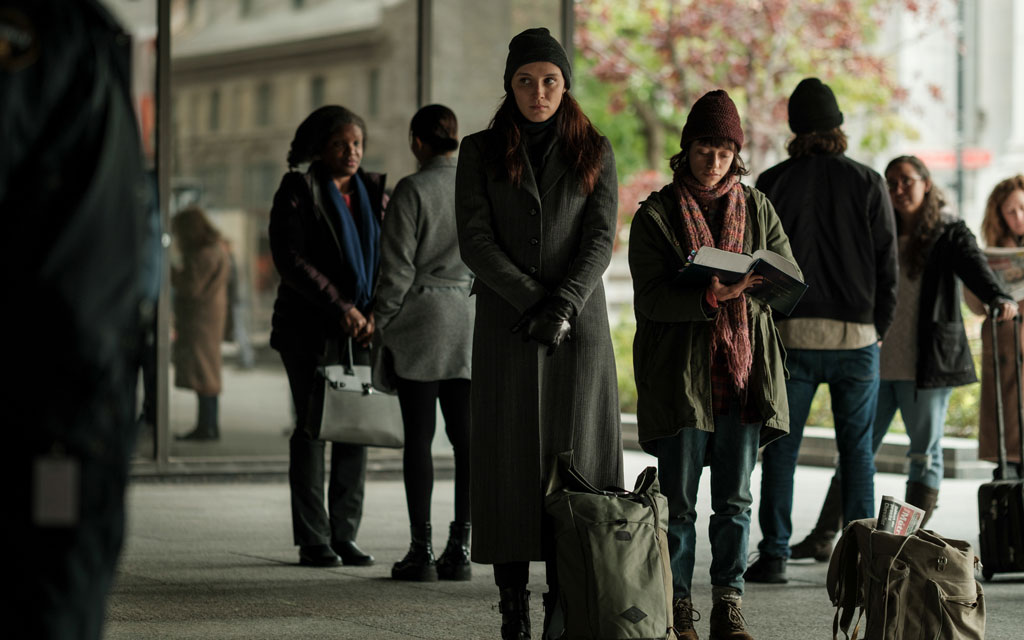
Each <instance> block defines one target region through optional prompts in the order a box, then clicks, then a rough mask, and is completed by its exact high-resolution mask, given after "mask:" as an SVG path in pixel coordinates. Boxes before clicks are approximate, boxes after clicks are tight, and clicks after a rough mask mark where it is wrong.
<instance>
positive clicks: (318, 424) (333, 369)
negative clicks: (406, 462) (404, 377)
mask: <svg viewBox="0 0 1024 640" xmlns="http://www.w3.org/2000/svg"><path fill="white" fill-rule="evenodd" d="M344 359H345V360H347V362H344V363H342V364H333V365H328V366H323V367H318V368H317V381H316V383H315V391H314V393H313V399H312V402H311V404H310V408H309V416H308V417H309V419H308V420H307V422H306V424H307V425H308V428H309V430H310V432H311V433H310V435H311V436H312V437H314V438H317V439H320V440H327V441H330V442H343V443H347V444H361V445H366V446H370V447H389V448H400V447H402V446H404V445H405V429H404V427H403V425H402V411H401V408H400V407H399V404H398V397H397V396H395V395H391V394H388V393H385V392H383V391H381V390H379V389H378V388H376V387H374V386H373V367H371V366H370V365H363V364H354V363H353V360H352V339H351V338H349V340H348V349H347V357H346V358H344Z"/></svg>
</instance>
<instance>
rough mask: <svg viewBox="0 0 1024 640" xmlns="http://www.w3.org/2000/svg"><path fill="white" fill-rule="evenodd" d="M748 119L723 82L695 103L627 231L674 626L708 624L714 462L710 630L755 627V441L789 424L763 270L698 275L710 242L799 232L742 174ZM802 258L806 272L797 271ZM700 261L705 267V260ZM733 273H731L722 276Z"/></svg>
mask: <svg viewBox="0 0 1024 640" xmlns="http://www.w3.org/2000/svg"><path fill="white" fill-rule="evenodd" d="M742 146H743V130H742V128H741V127H740V117H739V113H738V112H737V111H736V105H735V104H733V102H732V100H731V99H730V98H729V95H728V94H727V93H726V92H725V91H712V92H710V93H708V94H706V95H704V96H703V97H702V98H700V99H699V100H698V101H697V102H696V103H695V104H694V105H693V108H692V109H691V111H690V114H689V115H688V116H687V119H686V125H685V126H684V127H683V131H682V137H681V140H680V148H681V151H680V152H679V153H678V154H676V155H675V156H674V157H673V158H672V160H671V161H670V165H671V167H672V171H673V181H672V183H671V184H668V185H665V187H663V188H662V189H661V191H658V192H656V193H652V194H651V196H650V197H649V198H648V199H647V200H646V201H645V202H643V203H642V204H641V205H640V210H639V211H638V212H637V214H636V216H635V217H634V219H633V223H632V227H631V230H630V239H629V267H630V271H631V273H632V276H633V291H634V297H635V307H636V317H637V331H636V338H635V341H634V343H633V357H634V372H635V377H636V385H637V391H638V393H639V398H638V400H639V407H638V411H637V419H638V423H639V424H638V427H639V436H640V441H641V443H642V445H643V447H644V449H645V450H647V451H648V452H649V453H652V454H654V455H656V456H657V457H658V473H659V475H660V479H661V489H662V492H663V493H664V494H665V496H666V497H667V498H668V502H669V533H668V545H669V554H670V557H671V563H672V583H673V584H672V586H673V589H672V591H673V618H674V624H673V626H674V628H675V634H676V637H677V638H680V639H683V640H693V639H695V638H697V633H696V630H695V629H694V625H693V622H694V620H696V619H699V616H698V615H697V612H696V611H695V610H694V605H693V601H692V600H691V596H690V586H691V581H692V578H693V565H694V550H695V546H696V539H697V536H696V530H695V527H694V521H695V519H696V504H697V487H698V484H699V483H700V477H701V474H702V471H703V468H704V466H705V465H709V466H710V473H711V503H712V509H713V510H714V513H713V514H712V516H711V524H710V531H709V533H710V537H711V553H712V556H713V559H712V562H711V584H712V599H713V606H712V608H711V616H710V625H711V637H728V638H734V639H737V640H739V639H742V638H750V637H751V636H750V635H749V634H748V633H747V631H746V626H745V621H744V619H743V615H742V613H741V611H740V604H741V595H742V593H743V572H744V570H745V569H746V562H747V538H748V532H749V529H750V504H751V500H752V498H751V494H750V474H751V472H752V471H753V468H754V463H755V462H756V460H757V450H758V447H759V446H763V445H765V444H767V443H768V442H770V441H772V440H774V439H776V438H778V437H780V436H783V435H785V434H786V433H787V432H788V431H789V406H788V403H787V400H786V393H785V383H784V376H785V372H784V367H783V358H784V356H783V353H782V348H781V346H780V344H779V341H778V337H777V336H778V334H777V332H776V330H775V324H774V322H773V320H772V313H771V310H770V309H769V307H768V305H767V304H765V303H763V302H761V301H760V300H759V299H757V298H755V297H753V296H752V295H748V293H749V290H750V289H751V288H752V287H755V286H757V285H759V284H761V280H762V276H760V275H755V272H753V271H751V272H750V273H748V274H747V275H746V276H744V277H743V278H742V279H740V280H739V281H738V282H736V283H735V284H731V285H725V284H723V282H722V280H720V279H719V278H718V277H717V276H711V277H709V278H708V280H706V281H704V282H699V283H698V282H695V281H694V279H693V278H691V277H690V276H689V274H684V273H681V271H685V270H686V269H687V265H688V260H689V258H690V256H693V255H694V253H695V252H697V251H699V250H700V249H701V247H707V246H712V247H716V248H718V249H722V250H724V251H728V252H733V253H737V254H738V253H747V254H751V253H754V252H755V251H757V250H759V249H760V250H763V249H768V250H771V251H774V252H775V253H777V254H779V255H781V256H782V258H783V259H785V260H788V261H792V259H793V255H792V251H791V250H790V247H789V239H788V238H787V237H786V234H785V232H783V230H782V225H781V224H780V223H779V219H778V216H776V214H775V209H774V208H773V207H772V205H771V203H770V202H769V201H768V199H767V198H766V197H765V196H764V194H762V193H761V192H760V191H757V190H756V189H752V188H750V187H747V186H745V185H743V184H740V176H742V175H745V174H746V173H747V171H746V169H745V168H744V166H743V162H742V161H741V160H740V156H739V151H740V148H741V147H742ZM792 266H793V271H794V273H795V274H796V275H797V276H800V275H801V274H800V271H799V269H798V268H796V265H792ZM695 268H696V267H695ZM723 279H724V278H723Z"/></svg>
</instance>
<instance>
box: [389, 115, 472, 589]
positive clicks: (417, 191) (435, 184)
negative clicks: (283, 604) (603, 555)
mask: <svg viewBox="0 0 1024 640" xmlns="http://www.w3.org/2000/svg"><path fill="white" fill-rule="evenodd" d="M409 138H410V147H411V149H412V152H413V155H415V156H416V160H417V161H418V162H419V165H420V170H419V171H417V172H416V173H414V174H413V175H411V176H408V177H406V178H403V179H402V180H401V181H399V183H398V184H397V185H396V186H395V191H394V193H393V194H392V197H391V200H390V201H389V202H388V210H387V215H386V216H385V217H384V224H383V227H382V230H381V272H380V286H379V288H378V290H377V303H376V306H375V307H374V314H375V315H376V319H377V326H378V328H379V333H380V339H381V340H383V344H384V347H385V348H386V349H387V351H388V356H389V357H388V358H387V360H388V361H389V362H390V363H391V366H393V367H394V370H395V373H396V374H397V377H398V384H397V386H398V400H399V402H400V403H401V405H402V421H403V423H404V424H405V450H404V451H403V454H402V474H403V476H404V479H405V499H406V503H407V506H408V509H409V525H410V531H411V537H412V543H411V544H410V546H409V552H408V553H407V554H406V555H405V557H404V558H403V559H402V560H400V561H399V562H396V563H395V565H394V567H392V569H391V577H392V578H395V579H396V580H415V581H428V580H437V579H438V578H440V579H442V580H469V579H470V565H469V531H470V519H469V384H470V383H469V380H470V352H471V351H472V346H473V344H472V343H473V301H472V299H471V298H470V297H469V289H470V285H471V284H472V283H473V274H472V273H471V272H470V270H469V268H468V267H466V265H465V264H464V263H463V262H462V260H461V258H459V246H458V242H459V241H458V236H457V235H456V232H455V157H454V154H455V149H457V148H458V146H459V134H458V123H457V122H456V120H455V114H454V113H452V110H451V109H449V108H448V107H445V106H442V105H439V104H432V105H427V106H426V107H423V108H422V109H420V110H419V111H417V112H416V115H415V116H413V118H412V123H411V124H410V126H409ZM438 401H440V404H441V412H442V413H443V414H444V424H445V431H446V432H447V434H448V440H449V441H450V442H451V443H452V448H453V449H454V452H455V520H454V521H453V522H452V523H451V525H450V526H449V538H448V545H447V546H446V547H445V550H444V553H443V554H442V555H441V557H440V558H438V560H437V562H436V563H435V561H434V551H433V547H432V543H431V526H430V496H431V493H432V492H433V489H434V469H433V464H432V459H431V453H430V444H431V442H432V441H433V439H434V429H435V427H436V424H435V422H436V417H437V404H438Z"/></svg>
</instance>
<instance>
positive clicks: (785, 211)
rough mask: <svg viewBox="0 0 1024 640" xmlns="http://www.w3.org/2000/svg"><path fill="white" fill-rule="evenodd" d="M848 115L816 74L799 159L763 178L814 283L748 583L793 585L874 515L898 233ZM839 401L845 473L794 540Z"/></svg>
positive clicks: (767, 457) (792, 356) (799, 109)
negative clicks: (820, 402) (798, 473)
mask: <svg viewBox="0 0 1024 640" xmlns="http://www.w3.org/2000/svg"><path fill="white" fill-rule="evenodd" d="M842 124H843V114H842V112H841V111H840V110H839V105H838V104H837V103H836V98H835V95H834V94H833V93H832V89H831V88H829V86H828V85H826V84H824V83H823V82H821V80H819V79H817V78H806V79H805V80H803V81H801V82H800V84H798V85H797V87H796V89H795V90H794V91H793V95H792V96H790V98H789V127H790V129H792V130H793V133H794V134H796V137H794V138H793V140H792V141H790V143H789V145H788V147H787V148H788V151H789V155H790V157H789V159H788V160H786V161H784V162H782V163H780V164H778V165H776V166H774V167H772V168H771V169H768V170H767V171H765V172H764V173H762V174H761V176H760V177H759V178H758V180H757V188H758V189H760V190H761V191H763V192H764V193H765V194H766V195H767V196H768V198H769V199H770V200H771V201H772V204H774V205H775V210H776V211H777V212H778V214H779V219H780V220H781V221H782V226H783V228H784V229H785V231H786V234H787V235H788V236H789V241H790V244H791V246H792V247H793V256H794V257H795V258H796V261H797V264H799V265H800V267H801V269H803V273H804V277H805V278H806V280H807V283H808V284H809V285H810V287H809V288H808V290H807V293H806V294H805V295H804V297H803V299H802V300H801V301H800V304H799V305H798V306H797V308H796V309H795V310H794V312H793V314H792V315H791V316H790V318H789V319H787V320H782V321H777V326H778V329H779V333H780V335H781V336H782V341H783V343H784V344H785V346H786V351H787V359H786V365H787V368H788V369H789V373H790V379H789V380H787V381H786V392H787V394H788V396H789V410H790V432H789V436H788V437H786V438H781V439H779V440H777V441H775V442H773V443H772V444H771V445H769V446H768V447H766V448H765V450H764V453H763V456H762V464H761V474H762V477H761V501H760V508H759V511H758V519H759V521H760V525H761V532H762V534H763V539H762V540H761V542H760V544H759V545H758V550H759V551H760V556H759V558H758V559H757V561H756V562H754V563H753V564H751V565H750V568H749V569H747V573H746V574H745V576H744V577H745V578H746V580H747V581H749V582H768V583H784V582H786V560H787V558H789V557H792V558H810V557H813V558H815V559H816V560H819V561H825V560H827V559H828V557H829V555H830V553H831V551H832V539H833V538H834V537H835V535H836V533H837V532H838V531H839V530H840V528H841V527H842V525H843V524H844V523H845V522H849V521H851V520H856V519H859V518H869V517H872V516H873V515H874V473H875V466H874V456H873V451H872V443H871V427H872V423H873V422H874V418H875V405H876V403H877V399H878V345H879V343H880V342H881V340H882V337H883V336H884V335H885V332H886V330H887V329H888V328H889V325H890V324H891V323H892V319H893V312H894V310H895V308H896V282H897V262H896V248H897V244H896V232H895V218H894V215H893V210H892V204H891V202H890V201H889V196H888V193H887V192H886V187H885V181H884V180H883V179H882V177H881V176H880V175H879V174H878V173H877V172H875V171H873V170H872V169H870V168H869V167H866V166H864V165H862V164H860V163H858V162H854V161H853V160H851V159H849V158H847V157H846V156H845V155H844V152H845V151H846V135H845V134H844V133H843V131H842V129H841V128H840V125H842ZM823 382H824V383H827V384H828V385H829V391H830V392H831V397H832V414H833V417H834V421H835V430H836V447H837V448H838V450H839V469H840V471H841V473H837V474H836V475H837V477H838V478H839V479H833V482H832V486H831V487H830V488H829V496H830V499H829V500H827V501H826V507H825V508H824V509H823V510H822V513H821V517H820V518H819V520H818V525H817V526H816V527H815V530H814V531H813V532H812V534H811V535H810V536H808V537H807V539H806V540H804V541H803V542H801V543H800V544H798V545H796V546H794V547H793V548H792V549H791V548H790V546H789V538H790V535H791V534H792V524H791V521H790V515H791V512H792V508H793V474H794V472H795V470H796V459H797V453H798V452H799V449H800V441H801V439H802V436H803V428H804V423H805V422H806V420H807V414H808V413H809V411H810V407H811V400H812V399H813V397H814V393H815V391H816V390H817V388H818V385H819V384H820V383H823Z"/></svg>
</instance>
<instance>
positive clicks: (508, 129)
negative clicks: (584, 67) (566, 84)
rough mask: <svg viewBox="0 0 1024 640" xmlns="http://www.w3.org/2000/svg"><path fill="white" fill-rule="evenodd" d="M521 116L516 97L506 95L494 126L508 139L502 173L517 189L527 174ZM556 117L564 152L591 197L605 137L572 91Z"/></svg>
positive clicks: (495, 118)
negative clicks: (520, 126) (521, 149)
mask: <svg viewBox="0 0 1024 640" xmlns="http://www.w3.org/2000/svg"><path fill="white" fill-rule="evenodd" d="M518 113H519V107H517V106H516V99H515V97H514V96H513V95H511V94H506V95H505V100H504V101H502V103H501V106H499V107H498V110H497V111H496V112H495V113H494V118H493V119H492V120H491V126H490V128H491V129H494V130H495V131H498V132H499V133H501V134H502V137H504V138H505V153H504V158H503V160H504V162H500V163H499V166H498V169H499V172H500V173H504V175H505V177H506V178H508V180H509V181H510V182H511V183H512V184H514V185H516V186H519V185H520V184H522V181H523V172H524V171H525V170H526V160H525V156H524V155H523V154H521V153H519V144H520V142H521V141H522V132H521V131H520V130H519V125H518V124H517V118H516V116H517V114H518ZM554 117H555V126H556V127H558V136H559V138H560V139H561V147H562V152H563V153H564V154H565V156H566V158H568V160H569V164H570V166H572V168H573V170H574V171H575V173H576V177H577V178H578V179H579V181H580V182H581V183H582V186H583V192H584V193H586V194H588V195H589V194H590V193H591V192H592V191H593V190H594V187H595V186H597V178H598V176H599V175H600V174H601V166H602V164H603V161H604V155H603V154H604V144H603V142H602V140H601V134H600V133H598V132H597V129H595V128H594V125H593V124H592V123H591V122H590V118H588V117H587V116H586V115H585V114H584V113H583V110H582V109H580V105H579V103H578V102H576V100H575V99H574V98H573V97H572V95H571V94H570V93H569V92H568V91H567V92H565V93H564V94H562V104H561V105H559V107H558V111H557V112H556V113H555V115H554Z"/></svg>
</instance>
